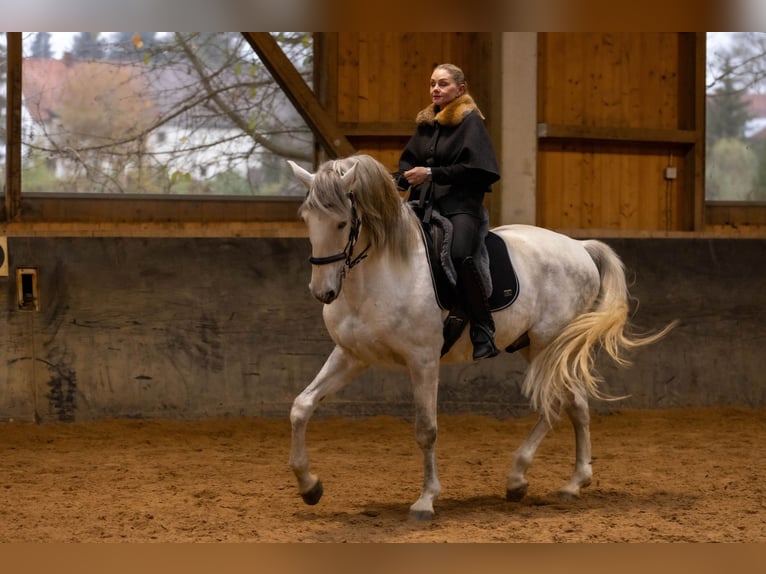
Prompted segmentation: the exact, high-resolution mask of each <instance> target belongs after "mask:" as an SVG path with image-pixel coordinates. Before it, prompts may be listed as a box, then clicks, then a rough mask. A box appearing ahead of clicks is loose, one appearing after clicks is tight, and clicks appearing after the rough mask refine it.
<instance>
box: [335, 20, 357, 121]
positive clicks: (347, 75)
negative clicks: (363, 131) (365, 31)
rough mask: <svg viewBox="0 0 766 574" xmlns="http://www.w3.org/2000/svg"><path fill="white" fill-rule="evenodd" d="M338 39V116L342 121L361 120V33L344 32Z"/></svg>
mask: <svg viewBox="0 0 766 574" xmlns="http://www.w3.org/2000/svg"><path fill="white" fill-rule="evenodd" d="M339 36H340V38H339V41H338V68H337V72H336V76H337V84H338V109H337V118H338V121H342V122H358V121H359V99H358V98H357V90H358V84H359V33H357V32H343V33H341V34H339Z"/></svg>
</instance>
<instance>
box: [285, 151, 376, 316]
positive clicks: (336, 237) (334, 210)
mask: <svg viewBox="0 0 766 574" xmlns="http://www.w3.org/2000/svg"><path fill="white" fill-rule="evenodd" d="M288 163H289V164H290V167H291V168H292V170H293V173H294V174H295V177H297V178H298V180H300V181H301V182H302V183H303V184H304V185H305V186H306V188H307V189H308V193H307V194H306V200H305V201H304V202H303V205H301V208H300V211H299V214H300V216H301V218H302V219H303V221H304V222H305V223H306V226H307V227H308V232H309V241H310V242H311V257H309V261H310V262H311V264H312V269H311V282H310V283H309V290H310V291H311V294H312V295H313V296H314V297H316V298H317V299H319V300H320V301H321V302H322V303H326V304H329V303H332V302H333V301H334V300H335V299H336V298H337V297H338V295H340V291H341V288H342V286H343V278H344V276H345V273H346V268H347V267H349V268H350V267H353V266H354V265H356V263H358V262H359V261H360V260H361V258H358V257H359V256H358V255H357V259H354V256H355V254H354V247H355V243H356V240H357V238H358V234H359V219H358V217H357V214H356V209H355V207H354V197H353V194H352V192H351V183H352V181H353V179H354V171H355V168H356V164H352V165H351V166H350V167H348V166H347V165H341V162H328V163H331V165H330V166H327V165H326V166H323V168H322V169H320V170H319V171H318V172H317V173H316V174H312V173H310V172H308V171H306V170H305V169H303V168H302V167H300V166H299V165H297V164H296V163H295V162H292V161H288Z"/></svg>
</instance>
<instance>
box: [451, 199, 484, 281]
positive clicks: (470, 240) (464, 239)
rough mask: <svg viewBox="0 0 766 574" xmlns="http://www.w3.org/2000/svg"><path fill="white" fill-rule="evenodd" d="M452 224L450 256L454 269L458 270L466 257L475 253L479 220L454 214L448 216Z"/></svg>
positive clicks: (466, 215) (463, 214) (479, 226)
mask: <svg viewBox="0 0 766 574" xmlns="http://www.w3.org/2000/svg"><path fill="white" fill-rule="evenodd" d="M448 218H449V220H450V222H451V223H452V232H453V235H452V251H451V252H450V255H451V257H452V262H453V263H454V264H455V268H457V269H459V268H460V266H461V265H462V264H463V260H464V259H465V258H466V257H471V256H472V255H473V254H474V253H476V248H477V247H478V245H479V230H480V229H481V220H480V219H479V218H478V217H476V216H474V215H470V214H468V213H456V214H455V215H450V216H448Z"/></svg>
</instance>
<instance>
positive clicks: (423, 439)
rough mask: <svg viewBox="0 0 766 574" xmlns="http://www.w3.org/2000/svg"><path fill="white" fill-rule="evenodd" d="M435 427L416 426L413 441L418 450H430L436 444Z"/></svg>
mask: <svg viewBox="0 0 766 574" xmlns="http://www.w3.org/2000/svg"><path fill="white" fill-rule="evenodd" d="M436 432H437V429H436V425H418V426H417V429H416V431H415V440H417V441H418V446H420V448H430V447H432V446H433V445H434V443H435V442H436Z"/></svg>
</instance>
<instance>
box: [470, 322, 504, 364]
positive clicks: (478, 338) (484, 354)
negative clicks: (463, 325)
mask: <svg viewBox="0 0 766 574" xmlns="http://www.w3.org/2000/svg"><path fill="white" fill-rule="evenodd" d="M471 342H472V343H473V359H474V361H476V360H479V359H491V358H492V357H496V356H497V355H498V354H499V353H500V349H498V348H497V347H495V335H494V333H493V332H492V331H491V330H490V329H489V328H488V327H486V326H485V325H473V326H471Z"/></svg>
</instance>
